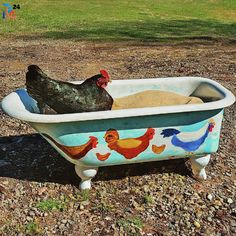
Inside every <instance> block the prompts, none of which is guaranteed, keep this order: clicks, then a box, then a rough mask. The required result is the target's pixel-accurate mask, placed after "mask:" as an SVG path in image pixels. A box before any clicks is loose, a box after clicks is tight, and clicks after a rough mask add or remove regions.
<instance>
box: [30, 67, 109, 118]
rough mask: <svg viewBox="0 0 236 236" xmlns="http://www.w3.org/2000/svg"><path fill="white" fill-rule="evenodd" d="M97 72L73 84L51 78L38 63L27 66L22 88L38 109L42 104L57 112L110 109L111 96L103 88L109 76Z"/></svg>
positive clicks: (104, 72) (103, 71) (105, 73)
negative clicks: (81, 81) (25, 89)
mask: <svg viewBox="0 0 236 236" xmlns="http://www.w3.org/2000/svg"><path fill="white" fill-rule="evenodd" d="M100 73H101V74H98V75H94V76H93V77H91V78H89V79H86V80H85V81H84V82H83V83H82V84H79V85H75V84H72V83H68V82H63V81H57V80H54V79H51V78H49V77H48V76H47V75H46V74H45V73H43V71H42V70H41V69H40V68H39V67H38V66H36V65H30V66H29V67H28V72H27V73H26V88H27V92H28V93H29V95H30V96H31V97H33V98H34V99H35V100H36V101H37V102H38V106H39V108H40V110H41V111H42V108H43V107H44V106H45V104H46V105H48V106H49V107H50V108H52V109H53V110H54V111H56V112H57V113H60V114H63V113H76V112H90V111H103V110H111V107H112V104H113V99H112V97H111V96H110V94H109V93H108V92H107V91H106V90H105V89H104V88H105V87H106V86H107V84H108V82H110V79H109V75H108V73H107V72H106V71H105V70H101V71H100Z"/></svg>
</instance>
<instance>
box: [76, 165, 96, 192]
mask: <svg viewBox="0 0 236 236" xmlns="http://www.w3.org/2000/svg"><path fill="white" fill-rule="evenodd" d="M97 171H98V168H97V167H89V166H80V165H75V172H76V174H77V175H78V176H79V177H80V178H81V182H80V185H79V187H80V189H81V190H84V189H90V188H91V179H92V178H93V177H94V176H95V175H96V174H97Z"/></svg>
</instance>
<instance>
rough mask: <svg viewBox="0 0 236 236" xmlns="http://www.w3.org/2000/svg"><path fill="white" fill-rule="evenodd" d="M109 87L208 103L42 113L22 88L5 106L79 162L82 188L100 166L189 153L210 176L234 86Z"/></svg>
mask: <svg viewBox="0 0 236 236" xmlns="http://www.w3.org/2000/svg"><path fill="white" fill-rule="evenodd" d="M75 83H81V81H80V82H75ZM107 90H108V92H109V93H110V94H111V95H112V96H113V97H115V98H117V97H123V96H126V95H130V94H134V93H137V92H141V91H144V90H164V91H171V92H175V93H178V94H182V95H185V96H190V95H191V96H196V97H200V98H201V99H202V100H203V101H204V103H203V104H186V105H176V106H161V107H151V108H138V109H125V110H113V111H99V112H85V113H74V114H58V115H43V114H39V109H38V107H37V102H36V101H35V100H33V99H32V98H31V97H30V96H29V95H28V94H27V92H26V90H25V89H19V90H17V91H15V92H13V93H11V94H9V95H8V96H6V97H5V98H4V99H3V101H2V103H1V106H2V109H3V110H4V111H5V113H7V114H8V115H9V116H12V117H14V118H17V119H20V120H23V121H26V122H27V123H29V124H30V125H31V126H32V127H33V128H34V129H35V130H37V131H38V132H39V133H40V134H41V135H42V136H43V137H44V138H45V139H46V140H47V141H48V142H49V143H50V144H51V145H52V146H53V147H54V148H55V149H56V150H57V151H58V152H59V153H60V154H61V155H62V156H63V157H65V158H66V159H67V160H68V161H70V162H71V163H73V164H75V171H76V173H77V174H78V176H79V177H80V178H81V179H82V181H81V184H80V188H81V189H88V188H91V179H92V178H93V177H94V176H95V175H96V173H97V170H98V167H100V166H108V165H120V164H129V163H138V162H147V161H158V160H166V159H170V160H171V159H174V158H184V157H190V160H191V166H192V170H193V175H194V176H195V177H196V178H198V179H206V172H205V167H206V166H207V164H208V162H209V160H210V154H211V153H213V152H216V151H217V149H218V146H219V138H220V129H221V123H222V117H223V110H224V108H225V107H227V106H230V105H231V104H233V103H234V101H235V97H234V95H233V94H232V93H231V92H230V91H228V90H227V89H225V88H224V87H223V86H221V85H220V84H219V83H217V82H215V81H213V80H210V79H205V78H200V77H173V78H158V79H142V80H141V79H139V80H116V81H113V82H112V84H111V85H110V86H109V88H108V89H107ZM137 102H138V101H137Z"/></svg>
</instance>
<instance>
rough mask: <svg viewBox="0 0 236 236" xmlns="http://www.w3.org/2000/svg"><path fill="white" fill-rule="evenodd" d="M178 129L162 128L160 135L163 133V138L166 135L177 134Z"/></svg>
mask: <svg viewBox="0 0 236 236" xmlns="http://www.w3.org/2000/svg"><path fill="white" fill-rule="evenodd" d="M179 133H180V131H179V130H177V129H163V130H162V132H161V135H163V138H166V137H171V136H173V135H175V134H179Z"/></svg>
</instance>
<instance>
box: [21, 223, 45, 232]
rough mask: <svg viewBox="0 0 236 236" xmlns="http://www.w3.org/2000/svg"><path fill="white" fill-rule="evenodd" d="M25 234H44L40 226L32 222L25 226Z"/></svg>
mask: <svg viewBox="0 0 236 236" xmlns="http://www.w3.org/2000/svg"><path fill="white" fill-rule="evenodd" d="M25 233H27V235H38V234H40V233H42V232H41V229H40V227H39V225H38V224H37V223H36V222H33V221H31V222H29V223H27V224H26V225H25Z"/></svg>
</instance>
